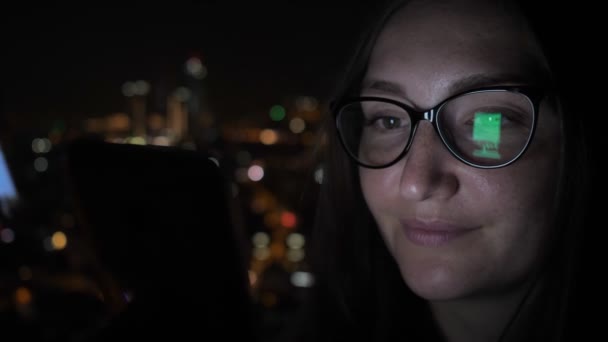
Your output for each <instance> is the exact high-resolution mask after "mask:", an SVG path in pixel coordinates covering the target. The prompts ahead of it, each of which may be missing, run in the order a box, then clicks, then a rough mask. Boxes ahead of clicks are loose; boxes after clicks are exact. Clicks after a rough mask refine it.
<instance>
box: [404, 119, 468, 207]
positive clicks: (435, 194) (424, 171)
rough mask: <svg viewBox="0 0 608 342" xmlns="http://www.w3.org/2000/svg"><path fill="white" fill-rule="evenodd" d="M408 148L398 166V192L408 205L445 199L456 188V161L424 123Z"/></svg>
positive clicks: (417, 130)
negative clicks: (411, 202) (400, 171)
mask: <svg viewBox="0 0 608 342" xmlns="http://www.w3.org/2000/svg"><path fill="white" fill-rule="evenodd" d="M413 139H414V140H413V141H412V145H411V146H410V149H409V151H408V152H407V154H406V155H405V157H404V159H403V161H402V163H399V164H398V165H402V167H403V171H402V173H401V184H400V187H401V188H400V192H401V196H402V197H403V198H406V199H408V200H411V201H424V200H427V199H431V198H433V199H447V198H449V197H451V196H452V195H454V194H455V193H456V192H457V191H458V188H459V186H460V183H459V180H458V177H457V175H456V173H455V171H456V170H457V166H456V168H455V167H452V166H453V165H454V164H455V163H454V162H457V160H456V159H455V158H454V157H453V156H452V155H451V154H450V152H449V151H448V150H447V148H446V147H445V146H444V145H443V143H442V142H441V138H440V137H439V135H438V134H437V132H435V130H434V129H433V126H432V124H431V123H430V122H428V121H423V122H420V123H419V125H418V128H417V129H416V132H415V134H414V137H413Z"/></svg>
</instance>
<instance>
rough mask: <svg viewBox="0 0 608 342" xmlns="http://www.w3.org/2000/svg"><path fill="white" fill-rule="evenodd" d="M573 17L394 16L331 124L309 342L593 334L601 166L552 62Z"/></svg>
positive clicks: (525, 7)
mask: <svg viewBox="0 0 608 342" xmlns="http://www.w3.org/2000/svg"><path fill="white" fill-rule="evenodd" d="M564 14H565V12H558V11H557V10H556V11H555V12H551V13H550V15H547V14H546V13H545V12H544V11H542V10H539V8H532V7H531V5H529V4H523V3H521V2H517V1H499V0H496V1H476V0H473V1H460V0H450V1H440V2H439V1H426V0H414V1H391V2H390V4H389V6H387V7H386V8H385V10H384V11H383V12H382V13H381V15H380V16H379V17H378V20H377V21H376V23H375V26H372V27H371V29H370V30H369V33H368V35H366V36H365V39H363V41H362V42H361V45H360V46H359V48H358V49H357V50H356V53H355V54H354V57H353V61H352V63H351V64H350V65H349V68H348V69H347V71H346V74H345V76H344V78H343V80H342V81H343V82H342V83H341V84H340V86H339V87H338V88H337V91H336V97H335V101H334V102H333V106H332V108H331V109H332V110H331V113H329V115H328V121H327V126H326V130H325V133H326V134H327V137H328V140H327V142H328V144H327V150H326V154H325V155H324V157H325V158H326V162H327V164H326V168H325V170H324V171H325V172H324V181H323V185H322V190H321V197H320V199H319V204H318V212H317V226H316V230H315V234H314V235H313V243H316V245H315V246H316V250H315V252H316V253H317V254H316V257H317V259H316V263H315V264H314V266H315V270H316V276H317V278H316V279H317V282H316V287H315V289H314V291H313V293H312V296H311V300H310V301H309V303H310V305H308V306H306V307H305V308H304V310H303V314H302V315H303V316H302V318H303V320H302V321H298V322H297V324H296V326H297V325H298V324H301V325H300V326H299V328H300V329H299V330H298V329H295V330H294V331H296V333H295V334H296V335H298V334H300V335H299V337H300V338H302V339H303V340H315V341H319V340H328V341H343V340H344V341H345V340H349V339H356V340H370V341H394V340H398V339H402V340H413V341H420V340H424V341H450V342H454V341H456V342H457V341H539V340H542V341H557V340H559V341H563V340H573V339H574V340H577V339H579V338H580V337H581V334H582V333H583V331H581V329H580V328H581V327H583V326H586V325H582V324H581V321H579V320H578V317H577V316H579V317H580V316H582V315H581V312H584V311H580V309H581V307H580V303H581V302H580V301H577V300H578V296H579V295H580V293H579V292H577V290H580V289H582V288H583V286H584V284H583V283H582V282H580V281H579V280H580V279H579V278H577V277H576V276H577V275H580V274H581V273H580V272H581V270H583V269H584V268H581V267H583V266H584V267H588V266H589V265H590V264H589V261H593V259H582V258H581V257H582V256H583V255H582V254H580V252H581V250H584V247H583V246H584V245H583V244H582V241H583V240H582V239H581V238H582V237H585V236H586V233H585V227H586V225H585V223H584V219H585V217H586V215H587V214H588V213H589V212H588V211H585V209H586V207H587V206H588V205H589V204H590V203H592V200H591V199H590V198H588V194H589V192H588V188H587V186H588V184H589V183H588V178H589V176H590V170H589V167H588V162H589V159H588V156H589V155H590V154H589V150H588V148H589V146H588V144H587V143H586V141H587V140H588V139H589V136H588V135H586V134H585V133H584V125H583V123H584V115H583V113H584V109H585V108H586V107H585V106H584V104H583V103H581V102H580V99H581V97H580V96H581V93H580V91H579V90H577V89H574V88H575V87H574V84H580V83H576V82H572V81H576V80H579V81H580V80H582V78H580V73H579V74H578V75H574V74H575V73H574V72H573V71H572V70H570V69H568V68H564V65H566V64H565V63H564V61H563V59H562V55H561V54H557V53H556V52H558V49H557V46H562V45H555V44H556V42H558V41H559V42H560V44H564V43H565V41H566V39H567V37H566V36H563V37H562V36H559V37H556V36H554V35H556V34H558V32H561V33H563V31H560V30H557V27H558V26H555V24H556V23H560V20H562V19H563V18H564V16H563V15H564ZM552 15H562V16H557V17H553V16H552ZM560 39H562V40H561V41H560ZM572 77H576V78H572ZM573 90H574V91H573ZM581 106H582V107H581ZM577 324H579V325H577ZM586 331H587V330H586ZM328 332H330V333H328ZM287 335H289V337H288V338H291V339H296V338H294V337H293V335H290V334H289V333H288V334H287Z"/></svg>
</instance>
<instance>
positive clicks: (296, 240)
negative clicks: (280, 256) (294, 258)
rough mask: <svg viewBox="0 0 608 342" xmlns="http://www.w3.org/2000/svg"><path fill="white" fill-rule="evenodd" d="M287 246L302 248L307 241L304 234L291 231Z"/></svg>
mask: <svg viewBox="0 0 608 342" xmlns="http://www.w3.org/2000/svg"><path fill="white" fill-rule="evenodd" d="M286 243H287V246H288V247H289V248H291V249H301V248H302V247H304V244H305V243H306V239H305V238H304V235H302V234H300V233H291V234H289V235H288V236H287V240H286Z"/></svg>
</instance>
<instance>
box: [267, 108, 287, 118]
mask: <svg viewBox="0 0 608 342" xmlns="http://www.w3.org/2000/svg"><path fill="white" fill-rule="evenodd" d="M285 115H286V112H285V108H284V107H283V106H281V105H274V106H272V108H270V119H272V121H281V120H283V119H285Z"/></svg>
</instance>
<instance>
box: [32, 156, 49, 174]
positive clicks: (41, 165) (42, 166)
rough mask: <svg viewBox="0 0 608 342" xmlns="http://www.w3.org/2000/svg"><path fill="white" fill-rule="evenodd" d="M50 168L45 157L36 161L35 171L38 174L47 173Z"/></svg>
mask: <svg viewBox="0 0 608 342" xmlns="http://www.w3.org/2000/svg"><path fill="white" fill-rule="evenodd" d="M48 168H49V161H48V159H46V158H44V157H38V158H36V159H34V170H36V171H37V172H45V171H46V170H47V169H48Z"/></svg>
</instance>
